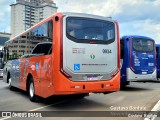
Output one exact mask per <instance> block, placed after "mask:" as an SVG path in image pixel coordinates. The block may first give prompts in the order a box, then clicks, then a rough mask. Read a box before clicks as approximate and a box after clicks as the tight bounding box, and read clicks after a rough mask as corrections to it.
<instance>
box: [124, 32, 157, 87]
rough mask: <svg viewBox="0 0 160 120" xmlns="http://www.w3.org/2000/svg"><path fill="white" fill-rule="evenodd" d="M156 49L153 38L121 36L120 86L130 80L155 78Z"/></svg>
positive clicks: (151, 79)
mask: <svg viewBox="0 0 160 120" xmlns="http://www.w3.org/2000/svg"><path fill="white" fill-rule="evenodd" d="M156 75H157V70H156V51H155V42H154V40H153V39H151V38H148V37H145V36H136V35H130V36H123V37H122V38H121V86H122V87H123V86H126V85H129V83H130V82H132V81H134V82H138V81H141V82H142V81H143V82H146V81H154V80H157V78H156Z"/></svg>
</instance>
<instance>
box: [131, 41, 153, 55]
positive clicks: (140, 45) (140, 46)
mask: <svg viewBox="0 0 160 120" xmlns="http://www.w3.org/2000/svg"><path fill="white" fill-rule="evenodd" d="M132 44H133V49H134V50H135V51H138V52H153V51H154V42H153V41H152V40H147V39H133V41H132Z"/></svg>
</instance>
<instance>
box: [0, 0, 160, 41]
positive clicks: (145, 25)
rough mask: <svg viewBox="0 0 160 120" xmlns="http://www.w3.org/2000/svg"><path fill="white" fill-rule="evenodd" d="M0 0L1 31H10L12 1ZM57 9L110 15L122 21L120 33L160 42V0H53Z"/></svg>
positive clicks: (120, 22) (13, 0)
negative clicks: (141, 36) (146, 37)
mask: <svg viewBox="0 0 160 120" xmlns="http://www.w3.org/2000/svg"><path fill="white" fill-rule="evenodd" d="M13 2H15V0H9V1H8V0H0V8H1V12H0V18H1V19H0V23H1V24H0V31H4V30H5V31H7V32H9V26H10V6H9V5H10V4H11V3H13ZM54 2H55V3H56V4H57V6H58V8H59V9H58V11H60V12H61V11H62V12H81V13H89V14H96V15H102V16H109V17H110V16H111V17H112V18H113V19H116V20H118V21H119V24H120V32H121V35H125V34H137V35H146V36H148V37H152V38H153V39H155V40H157V41H158V40H159V41H160V34H159V31H160V15H159V8H160V0H54Z"/></svg>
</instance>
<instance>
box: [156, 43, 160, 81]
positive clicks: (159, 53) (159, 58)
mask: <svg viewBox="0 0 160 120" xmlns="http://www.w3.org/2000/svg"><path fill="white" fill-rule="evenodd" d="M156 66H157V79H158V80H159V79H160V44H156Z"/></svg>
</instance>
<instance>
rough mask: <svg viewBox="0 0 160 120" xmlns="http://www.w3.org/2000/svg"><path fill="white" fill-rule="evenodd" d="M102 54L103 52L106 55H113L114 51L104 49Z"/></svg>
mask: <svg viewBox="0 0 160 120" xmlns="http://www.w3.org/2000/svg"><path fill="white" fill-rule="evenodd" d="M102 52H103V53H104V54H111V53H112V50H110V49H103V50H102Z"/></svg>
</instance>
